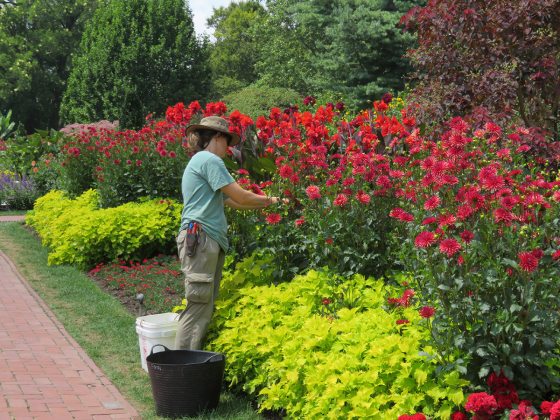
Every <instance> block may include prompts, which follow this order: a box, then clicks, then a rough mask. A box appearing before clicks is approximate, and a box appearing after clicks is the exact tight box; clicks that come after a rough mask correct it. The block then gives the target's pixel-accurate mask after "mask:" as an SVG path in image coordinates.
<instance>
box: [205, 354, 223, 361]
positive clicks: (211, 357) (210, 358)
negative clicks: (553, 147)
mask: <svg viewBox="0 0 560 420" xmlns="http://www.w3.org/2000/svg"><path fill="white" fill-rule="evenodd" d="M216 356H220V357H221V358H220V361H222V360H223V355H221V354H220V353H216V354H213V355H212V356H210V357H209V358H208V359H206V360H205V361H204V362H202V363H209V362H210V360H212V359H213V358H214V357H216ZM216 361H217V360H216Z"/></svg>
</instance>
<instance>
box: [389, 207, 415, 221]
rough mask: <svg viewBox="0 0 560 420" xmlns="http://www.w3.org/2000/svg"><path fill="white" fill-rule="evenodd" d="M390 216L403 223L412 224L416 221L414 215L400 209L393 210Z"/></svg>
mask: <svg viewBox="0 0 560 420" xmlns="http://www.w3.org/2000/svg"><path fill="white" fill-rule="evenodd" d="M389 216H391V217H393V218H395V219H397V220H401V221H403V222H412V221H413V220H414V216H413V215H412V214H410V213H407V212H406V211H404V210H403V209H401V208H400V207H395V208H394V209H393V210H391V211H390V212H389Z"/></svg>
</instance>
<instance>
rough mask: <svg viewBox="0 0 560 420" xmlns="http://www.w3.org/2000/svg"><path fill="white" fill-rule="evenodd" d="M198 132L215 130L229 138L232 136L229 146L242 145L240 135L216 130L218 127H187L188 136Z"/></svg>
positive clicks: (197, 125) (193, 125)
mask: <svg viewBox="0 0 560 420" xmlns="http://www.w3.org/2000/svg"><path fill="white" fill-rule="evenodd" d="M196 130H214V131H217V132H219V133H224V134H227V135H228V136H231V143H230V144H229V146H237V145H238V144H239V143H241V137H239V134H235V133H232V132H230V131H226V130H221V129H219V128H216V127H210V126H208V125H202V124H192V125H189V126H188V127H187V129H186V130H185V134H186V135H187V136H188V135H189V134H190V133H192V132H193V131H196Z"/></svg>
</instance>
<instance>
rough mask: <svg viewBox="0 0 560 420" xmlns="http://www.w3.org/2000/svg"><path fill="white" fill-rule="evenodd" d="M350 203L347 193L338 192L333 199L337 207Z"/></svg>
mask: <svg viewBox="0 0 560 420" xmlns="http://www.w3.org/2000/svg"><path fill="white" fill-rule="evenodd" d="M346 203H348V196H347V195H346V194H338V195H337V196H336V198H335V199H334V201H333V204H334V205H335V206H337V207H343V206H345V205H346Z"/></svg>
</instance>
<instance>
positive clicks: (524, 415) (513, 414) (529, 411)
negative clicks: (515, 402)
mask: <svg viewBox="0 0 560 420" xmlns="http://www.w3.org/2000/svg"><path fill="white" fill-rule="evenodd" d="M509 420H539V416H538V415H537V413H535V410H534V409H533V407H532V406H531V403H530V402H528V403H525V402H524V401H522V402H521V403H520V404H519V407H518V408H517V410H511V411H510V413H509Z"/></svg>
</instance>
